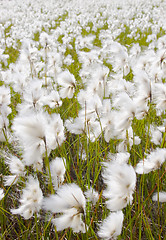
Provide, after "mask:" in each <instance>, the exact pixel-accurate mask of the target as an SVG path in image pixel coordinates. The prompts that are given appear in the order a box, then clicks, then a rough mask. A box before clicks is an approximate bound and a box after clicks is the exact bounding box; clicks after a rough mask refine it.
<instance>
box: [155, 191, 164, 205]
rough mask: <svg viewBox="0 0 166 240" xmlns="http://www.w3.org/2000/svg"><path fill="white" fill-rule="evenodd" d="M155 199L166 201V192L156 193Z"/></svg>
mask: <svg viewBox="0 0 166 240" xmlns="http://www.w3.org/2000/svg"><path fill="white" fill-rule="evenodd" d="M152 200H153V201H159V202H162V203H163V202H166V192H159V193H154V194H153V197H152Z"/></svg>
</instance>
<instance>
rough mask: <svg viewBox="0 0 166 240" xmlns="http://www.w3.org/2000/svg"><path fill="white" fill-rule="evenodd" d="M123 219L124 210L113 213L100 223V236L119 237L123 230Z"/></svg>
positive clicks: (108, 239)
mask: <svg viewBox="0 0 166 240" xmlns="http://www.w3.org/2000/svg"><path fill="white" fill-rule="evenodd" d="M123 219H124V215H123V212H122V211H118V212H114V213H111V214H110V215H109V216H108V217H107V218H106V219H105V220H104V221H103V222H102V224H101V225H100V229H99V231H98V236H99V237H100V238H102V239H104V240H110V239H117V237H118V236H119V235H120V234H121V231H122V226H123Z"/></svg>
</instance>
